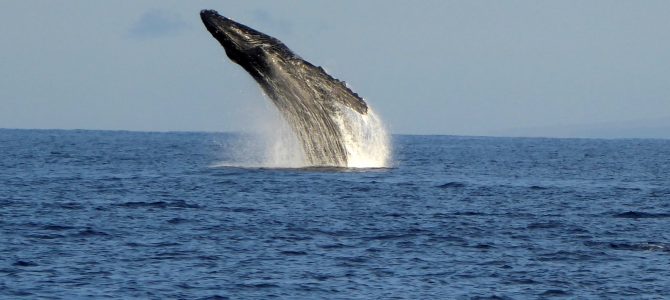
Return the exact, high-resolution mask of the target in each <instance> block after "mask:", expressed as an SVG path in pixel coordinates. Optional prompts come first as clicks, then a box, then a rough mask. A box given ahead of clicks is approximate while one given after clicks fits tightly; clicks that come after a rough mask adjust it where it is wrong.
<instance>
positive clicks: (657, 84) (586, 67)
mask: <svg viewBox="0 0 670 300" xmlns="http://www.w3.org/2000/svg"><path fill="white" fill-rule="evenodd" d="M201 9H216V10H218V11H219V13H220V14H222V15H224V16H227V17H230V18H232V19H234V20H236V21H238V22H241V23H243V24H246V25H248V26H250V27H252V28H255V29H257V30H259V31H261V32H265V33H267V34H269V35H271V36H274V37H276V38H278V39H280V40H281V41H283V42H284V43H285V44H286V45H287V46H288V47H289V48H291V49H292V50H293V51H294V52H295V53H297V54H298V55H300V56H301V57H303V58H304V59H305V60H307V61H310V62H311V63H313V64H315V65H320V66H323V67H324V68H325V69H326V70H327V71H328V72H329V73H330V74H331V75H333V76H334V77H336V78H339V79H341V80H344V81H346V82H347V83H348V84H349V86H350V87H351V88H352V89H353V90H354V91H355V92H357V93H358V94H359V95H361V96H363V97H364V98H365V100H366V101H367V102H368V103H369V104H370V105H371V106H372V107H373V109H374V110H375V111H376V112H377V114H379V115H380V116H381V117H382V119H383V120H384V122H385V123H386V125H387V127H388V128H389V129H390V131H391V132H392V133H398V134H449V135H487V136H488V135H491V136H549V137H606V138H616V137H645V138H646V137H651V138H670V18H668V12H670V1H651V0H649V1H617V0H607V1H597V0H594V1H443V0H441V1H379V0H377V1H323V0H319V1H249V0H245V1H88V0H86V1H76V0H73V1H46V0H44V1H35V0H23V1H2V2H0V41H1V43H2V46H1V47H0V54H2V55H0V128H44V129H109V130H139V131H214V132H222V131H226V132H228V131H246V130H247V129H248V128H249V127H251V126H252V124H250V123H251V122H252V121H251V120H253V119H254V118H255V115H256V114H259V112H262V111H264V110H267V109H272V107H271V106H270V102H269V101H268V99H266V98H264V96H263V94H262V93H261V91H260V89H259V88H258V86H257V84H256V83H255V82H254V81H253V79H252V78H251V77H250V76H249V75H248V74H247V73H246V72H245V71H243V70H242V68H240V67H239V66H237V65H235V64H233V63H232V62H230V61H229V60H228V58H227V57H226V56H225V53H224V51H223V48H221V46H220V45H219V44H218V43H217V42H216V41H215V40H214V39H213V38H212V37H211V35H210V34H209V33H208V32H207V30H206V29H205V28H204V26H203V25H202V22H201V21H200V17H199V11H200V10H201Z"/></svg>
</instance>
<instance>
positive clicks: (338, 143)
mask: <svg viewBox="0 0 670 300" xmlns="http://www.w3.org/2000/svg"><path fill="white" fill-rule="evenodd" d="M200 17H201V18H202V22H203V23H204V24H205V27H206V28H207V30H208V31H209V32H210V33H211V34H212V36H214V38H215V39H216V40H217V41H219V43H220V44H221V46H223V48H224V49H225V52H226V55H227V56H228V57H229V58H230V59H231V60H232V61H233V62H235V63H237V64H238V65H240V66H241V67H242V68H244V70H246V71H247V72H248V73H249V74H250V75H251V77H253V78H254V79H255V80H256V82H258V84H259V85H260V86H261V88H262V90H263V91H264V92H265V94H266V95H267V96H268V97H269V98H270V100H271V101H272V102H273V103H274V105H275V106H276V107H277V108H278V110H279V111H280V112H281V114H282V116H283V118H284V119H285V120H286V121H287V122H288V124H289V125H290V127H291V129H292V130H293V132H294V133H295V135H296V137H297V138H298V140H299V141H300V143H301V145H302V149H303V151H304V154H305V156H306V159H307V161H308V163H309V165H312V166H335V167H346V166H348V164H347V163H348V160H349V159H350V157H349V156H350V155H351V153H349V152H348V151H347V147H346V145H345V144H346V143H347V140H346V130H347V128H346V127H348V125H347V124H343V122H342V118H343V114H344V113H352V112H353V113H356V114H361V115H366V114H367V113H368V106H367V104H366V103H365V101H363V99H362V98H361V97H359V96H358V94H356V93H354V92H353V91H351V90H350V89H349V88H348V87H347V86H346V84H345V83H344V82H343V81H340V80H338V79H335V78H333V77H332V76H330V75H328V73H326V71H325V70H324V69H323V68H321V67H317V66H314V65H312V64H311V63H309V62H307V61H305V60H303V59H302V58H300V57H299V56H298V55H296V54H294V53H293V52H292V51H291V50H290V49H289V48H288V47H287V46H286V45H284V44H283V43H282V42H281V41H279V40H278V39H276V38H273V37H271V36H269V35H266V34H264V33H261V32H259V31H257V30H254V29H252V28H250V27H248V26H245V25H243V24H240V23H237V22H235V21H233V20H231V19H229V18H226V17H224V16H221V15H220V14H219V13H218V12H216V11H214V10H202V11H201V12H200ZM345 110H346V112H345Z"/></svg>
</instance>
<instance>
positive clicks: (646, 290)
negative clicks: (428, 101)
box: [0, 129, 670, 299]
mask: <svg viewBox="0 0 670 300" xmlns="http://www.w3.org/2000/svg"><path fill="white" fill-rule="evenodd" d="M242 138H243V137H241V135H239V134H226V133H173V132H168V133H154V132H124V131H81V130H10V129H3V130H0V298H3V299H31V298H40V299H83V298H85V299H92V298H94V299H101V298H112V299H126V298H140V299H548V298H566V299H604V298H606V299H668V298H670V140H651V139H619V140H599V139H543V138H490V137H460V136H412V135H395V136H393V137H392V144H393V151H394V155H393V161H392V164H391V166H390V167H389V168H377V169H336V168H264V167H262V166H254V167H245V166H244V165H237V166H236V165H234V164H229V163H227V162H230V160H231V159H232V158H233V156H234V155H233V153H239V152H240V149H238V148H239V145H240V143H239V140H240V139H242ZM222 162H223V163H222Z"/></svg>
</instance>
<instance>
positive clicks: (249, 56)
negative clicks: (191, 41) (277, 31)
mask: <svg viewBox="0 0 670 300" xmlns="http://www.w3.org/2000/svg"><path fill="white" fill-rule="evenodd" d="M200 18H202V22H203V23H204V24H205V27H207V30H208V31H209V32H210V33H211V34H212V36H214V38H215V39H216V40H217V41H219V43H221V46H223V48H224V49H225V50H226V55H228V57H229V58H230V59H231V60H232V61H234V62H235V63H237V64H239V65H240V66H242V67H243V68H245V69H246V70H247V71H248V72H249V73H251V74H252V75H258V74H259V72H260V73H263V71H264V70H265V69H266V68H267V67H268V63H269V61H270V60H271V59H273V58H274V59H276V58H277V57H292V56H293V53H291V51H290V50H289V49H288V48H287V47H286V46H285V45H284V44H282V43H281V42H280V41H279V40H277V39H275V38H273V37H271V36H269V35H266V34H264V33H262V32H259V31H257V30H254V29H252V28H249V27H247V26H245V25H242V24H240V23H237V22H235V21H233V20H231V19H228V18H226V17H224V16H222V15H220V14H219V13H218V12H216V11H215V10H203V11H201V12H200ZM278 52H281V54H282V55H273V54H278ZM270 56H272V58H270Z"/></svg>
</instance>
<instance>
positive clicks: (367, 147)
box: [214, 105, 392, 168]
mask: <svg viewBox="0 0 670 300" xmlns="http://www.w3.org/2000/svg"><path fill="white" fill-rule="evenodd" d="M250 114H251V115H250V117H249V119H250V120H251V122H250V124H249V125H250V131H251V132H250V133H246V134H242V135H240V136H238V138H237V139H235V140H234V141H232V143H230V144H227V145H225V146H224V147H225V148H226V151H227V152H228V157H229V159H226V160H225V161H223V162H219V163H217V164H215V165H214V167H221V166H226V167H242V168H306V167H311V165H310V163H309V161H308V159H307V157H306V155H305V153H304V150H303V148H302V145H301V143H300V141H299V139H298V138H297V137H296V134H295V132H294V131H293V130H292V129H291V126H290V125H289V124H288V122H287V121H286V120H285V119H284V118H283V117H282V115H281V114H280V113H279V111H278V110H277V109H276V108H275V107H274V106H271V105H265V106H263V107H262V108H260V109H258V108H257V109H254V110H253V111H251V112H250ZM335 121H336V124H337V126H338V129H339V131H340V132H341V134H342V137H343V143H344V146H345V149H346V151H347V154H348V161H347V165H346V167H347V168H387V167H390V165H391V161H392V151H391V147H390V138H389V135H388V133H387V130H386V128H385V127H384V125H383V123H382V121H381V119H380V118H379V117H378V116H377V114H375V112H374V111H373V110H372V109H369V110H368V113H367V114H365V115H362V114H359V113H358V112H356V111H354V110H352V109H350V108H347V107H344V106H342V107H340V109H339V113H338V115H337V117H336V118H335ZM342 167H344V166H342Z"/></svg>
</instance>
